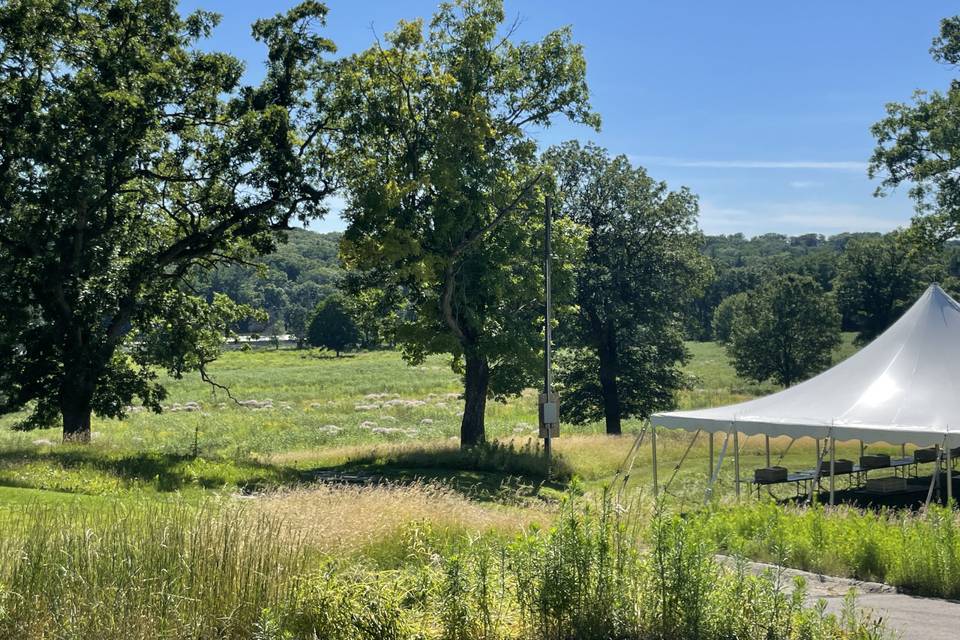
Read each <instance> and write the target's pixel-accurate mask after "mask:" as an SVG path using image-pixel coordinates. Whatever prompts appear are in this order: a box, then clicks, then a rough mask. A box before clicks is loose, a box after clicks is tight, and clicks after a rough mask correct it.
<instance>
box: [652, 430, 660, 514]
mask: <svg viewBox="0 0 960 640" xmlns="http://www.w3.org/2000/svg"><path fill="white" fill-rule="evenodd" d="M650 443H651V446H652V447H653V449H652V450H653V456H652V457H653V460H652V462H653V497H654V499H656V497H657V494H658V493H659V491H660V488H659V485H658V483H657V428H656V427H654V426H652V425H651V427H650Z"/></svg>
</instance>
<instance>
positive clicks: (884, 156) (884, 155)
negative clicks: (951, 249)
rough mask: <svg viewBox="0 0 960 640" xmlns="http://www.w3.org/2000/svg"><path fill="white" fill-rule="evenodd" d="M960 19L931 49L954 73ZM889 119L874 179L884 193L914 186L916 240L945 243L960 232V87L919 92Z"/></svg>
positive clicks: (873, 165)
mask: <svg viewBox="0 0 960 640" xmlns="http://www.w3.org/2000/svg"><path fill="white" fill-rule="evenodd" d="M958 25H960V17H958V16H954V17H951V18H945V19H944V20H943V21H941V23H940V35H939V36H938V37H937V38H936V39H934V41H933V47H932V48H931V49H930V52H931V54H932V55H933V57H934V59H935V60H937V61H938V62H941V63H944V64H947V65H950V66H951V67H953V68H954V70H955V69H956V67H957V64H958V63H960V57H958V55H957V51H958V49H960V29H958ZM886 110H887V115H886V117H885V118H884V119H883V120H881V121H879V122H877V123H876V124H874V125H873V129H872V131H873V135H874V137H875V138H876V141H877V146H876V149H875V150H874V152H873V156H872V157H871V159H870V168H869V171H870V175H871V177H880V178H881V179H882V182H881V186H880V187H879V188H878V189H877V193H878V194H883V193H885V192H886V191H888V190H890V189H894V188H895V187H897V186H898V185H900V184H902V183H910V184H911V187H910V195H911V196H912V197H913V199H914V201H915V202H916V205H917V212H918V216H917V217H916V218H914V223H913V229H912V232H913V235H914V236H915V238H917V239H918V240H920V241H921V242H923V243H934V244H939V243H942V242H943V241H944V240H948V239H950V238H953V237H955V236H957V235H958V233H960V230H958V229H960V227H958V225H960V216H958V215H957V211H958V210H960V207H958V205H960V183H958V182H957V175H956V174H957V169H958V167H960V164H958V163H960V157H958V155H957V153H956V149H955V140H956V137H957V130H958V126H960V84H958V83H957V81H956V79H954V80H952V81H951V82H950V86H949V87H948V88H947V90H946V92H940V91H932V92H926V91H919V90H918V91H917V92H916V93H915V94H914V98H913V102H912V103H890V104H888V105H887V108H886Z"/></svg>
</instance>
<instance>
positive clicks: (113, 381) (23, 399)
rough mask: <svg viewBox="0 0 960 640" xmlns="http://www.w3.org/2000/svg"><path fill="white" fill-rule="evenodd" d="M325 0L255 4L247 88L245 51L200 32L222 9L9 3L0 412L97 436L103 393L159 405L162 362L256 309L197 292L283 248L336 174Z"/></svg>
mask: <svg viewBox="0 0 960 640" xmlns="http://www.w3.org/2000/svg"><path fill="white" fill-rule="evenodd" d="M325 15H326V8H325V7H324V6H323V5H321V4H319V3H317V2H311V1H308V2H304V3H302V4H300V5H298V6H297V7H295V8H294V9H292V10H291V12H290V13H288V14H286V15H283V16H278V17H276V18H273V19H269V20H261V21H258V22H257V23H256V24H255V25H254V37H255V38H256V39H257V40H259V41H260V42H262V43H264V44H265V45H266V47H267V50H268V57H269V61H268V63H267V68H266V75H265V78H264V80H263V81H262V83H261V84H260V85H259V86H255V87H247V86H241V84H240V79H241V76H242V72H243V67H242V64H241V63H240V61H239V60H237V59H236V58H233V57H231V56H229V55H227V54H224V53H220V52H208V51H205V50H202V47H201V44H200V40H201V39H202V38H205V37H207V36H208V35H209V34H210V32H211V30H212V29H213V28H214V26H215V25H216V23H217V17H216V16H215V15H213V14H209V13H206V12H197V13H194V14H192V15H190V16H188V17H186V18H184V17H181V16H180V15H179V14H178V13H177V10H176V3H171V2H167V1H165V0H146V1H143V2H133V1H132V0H124V1H122V2H118V3H105V2H100V1H98V0H66V1H64V2H46V1H43V0H18V1H15V2H7V3H3V4H2V5H0V110H2V112H3V113H4V117H3V118H0V159H2V160H0V292H2V293H0V411H2V412H10V411H14V410H19V409H21V408H23V407H25V406H28V405H30V406H32V407H33V409H34V411H33V418H32V419H31V420H30V421H28V422H27V423H26V424H27V426H38V425H41V424H50V423H52V422H53V421H54V420H55V419H56V417H57V415H58V414H59V415H61V416H62V418H63V427H64V436H65V437H67V438H75V439H78V440H81V441H86V440H89V437H90V414H91V411H94V412H97V413H99V414H101V415H105V416H120V415H122V414H123V411H124V407H125V406H126V405H127V404H129V403H130V401H131V400H132V399H133V398H134V397H139V398H140V399H141V400H142V401H144V402H145V403H146V404H148V405H150V406H151V407H153V408H157V407H158V406H159V404H158V403H159V400H160V399H161V398H162V397H163V392H162V389H160V387H159V386H158V384H157V381H156V378H155V374H154V369H153V366H154V365H157V364H160V365H162V366H165V367H168V368H169V369H170V370H171V372H173V373H174V374H175V375H179V374H181V373H182V372H183V371H184V370H186V369H190V368H193V369H196V368H201V370H202V367H203V366H204V364H205V363H206V362H209V360H210V358H211V357H212V355H214V354H215V351H216V348H215V346H214V344H213V342H212V341H209V340H207V338H209V337H210V336H212V334H213V332H215V331H219V330H220V329H222V328H223V326H224V325H225V324H233V323H235V322H236V321H237V320H238V317H239V315H241V312H246V311H248V310H245V309H243V308H242V307H237V306H236V305H230V304H228V303H226V302H225V301H224V300H223V299H220V298H214V299H213V300H212V301H211V300H209V299H205V298H201V297H200V296H196V295H193V294H192V293H188V292H189V282H190V280H191V277H190V276H191V272H192V271H194V270H196V269H199V268H204V267H208V266H211V265H214V264H218V263H222V262H230V261H237V260H245V259H248V258H250V257H253V256H257V255H261V254H264V253H268V252H270V251H271V250H272V249H273V248H274V246H275V244H276V240H277V238H276V233H277V232H279V231H281V230H284V229H286V228H288V227H289V224H290V222H291V220H297V219H298V220H301V221H306V220H308V219H310V218H314V217H317V216H319V215H322V214H323V213H324V211H325V206H324V198H325V197H326V196H327V195H328V194H329V193H331V191H332V188H333V187H332V183H331V182H330V176H329V169H328V166H327V165H328V163H327V160H326V155H325V151H324V150H323V149H321V147H323V146H324V145H323V141H322V138H320V137H317V136H316V135H315V134H317V133H319V131H320V129H322V124H321V121H325V114H326V106H325V103H324V97H323V96H324V87H325V86H326V80H327V69H328V63H327V62H326V61H325V60H324V57H323V56H324V55H325V54H326V53H328V52H330V51H332V49H333V47H332V44H331V43H330V42H329V41H327V40H325V39H323V38H321V37H319V36H318V35H317V34H316V33H315V27H316V26H317V25H318V24H322V23H323V20H324V17H325ZM308 85H309V86H310V90H309V92H308V91H307V87H308ZM305 140H313V143H312V144H306V143H304V142H303V141H305ZM184 324H185V325H187V326H186V327H183V326H182V325H184ZM221 335H222V334H221ZM157 336H164V337H165V338H172V339H171V340H169V341H167V342H164V341H161V340H159V339H155V338H156V337H157ZM141 343H143V344H146V343H149V344H150V345H151V348H140V347H138V345H139V344H141ZM121 353H123V354H127V355H126V356H124V357H120V356H119V355H118V354H121Z"/></svg>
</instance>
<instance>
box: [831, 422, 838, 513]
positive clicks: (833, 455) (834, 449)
mask: <svg viewBox="0 0 960 640" xmlns="http://www.w3.org/2000/svg"><path fill="white" fill-rule="evenodd" d="M836 462H837V439H836V438H834V437H833V436H830V506H831V507H832V506H833V496H834V489H835V484H834V476H833V472H834V465H835V464H836Z"/></svg>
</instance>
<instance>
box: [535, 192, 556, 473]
mask: <svg viewBox="0 0 960 640" xmlns="http://www.w3.org/2000/svg"><path fill="white" fill-rule="evenodd" d="M545 205H546V206H545V207H544V242H543V247H544V249H543V280H544V287H545V288H546V294H545V296H544V302H545V307H546V311H545V313H544V318H545V320H544V332H543V335H544V345H543V393H542V394H540V402H539V405H540V412H539V413H540V437H541V438H543V451H544V453H545V454H546V456H547V461H548V464H549V461H550V456H551V454H552V451H551V450H552V446H551V445H552V444H553V443H552V440H553V438H554V436H557V435H560V407H559V402H558V398H557V395H556V393H554V391H553V371H552V366H551V365H552V347H553V329H552V327H551V320H552V315H553V313H552V311H553V310H552V300H551V285H550V252H551V247H550V234H551V222H552V221H551V218H552V217H553V198H551V197H550V196H547V197H546V203H545Z"/></svg>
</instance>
